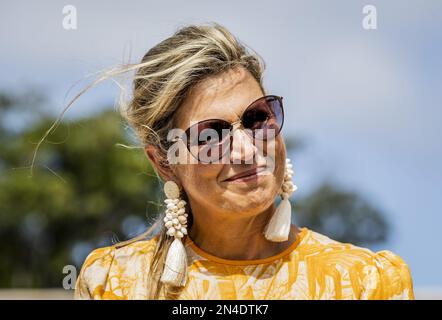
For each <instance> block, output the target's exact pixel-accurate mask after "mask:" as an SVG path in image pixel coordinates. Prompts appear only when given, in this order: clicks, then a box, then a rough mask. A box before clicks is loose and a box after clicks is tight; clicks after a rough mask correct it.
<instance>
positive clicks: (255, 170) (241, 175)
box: [224, 167, 265, 181]
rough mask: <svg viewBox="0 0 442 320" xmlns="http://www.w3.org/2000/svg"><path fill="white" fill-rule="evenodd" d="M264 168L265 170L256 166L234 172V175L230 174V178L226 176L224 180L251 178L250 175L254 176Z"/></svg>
mask: <svg viewBox="0 0 442 320" xmlns="http://www.w3.org/2000/svg"><path fill="white" fill-rule="evenodd" d="M264 170H265V167H256V168H253V169H249V170H245V171H243V172H240V173H238V174H235V175H234V176H231V177H230V178H227V179H226V180H224V181H234V180H238V179H245V178H252V177H254V176H256V175H257V174H258V173H259V172H262V171H264Z"/></svg>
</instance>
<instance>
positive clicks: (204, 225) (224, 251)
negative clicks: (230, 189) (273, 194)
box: [189, 204, 298, 260]
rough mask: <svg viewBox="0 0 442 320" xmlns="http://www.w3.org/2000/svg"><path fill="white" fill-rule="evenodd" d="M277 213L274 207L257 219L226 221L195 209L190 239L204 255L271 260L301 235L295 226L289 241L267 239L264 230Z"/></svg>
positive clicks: (250, 217)
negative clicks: (270, 258) (205, 253)
mask: <svg viewBox="0 0 442 320" xmlns="http://www.w3.org/2000/svg"><path fill="white" fill-rule="evenodd" d="M275 210H276V208H275V205H274V204H272V205H271V206H270V207H269V208H268V209H266V210H264V211H263V212H261V213H260V214H258V215H253V216H244V217H239V215H235V216H234V217H228V216H227V217H226V215H222V214H214V213H213V211H210V210H205V211H204V212H199V211H198V210H196V211H195V210H194V208H193V207H192V214H193V223H192V227H191V230H190V231H189V237H190V238H191V239H192V241H193V242H194V243H195V244H196V245H197V246H198V247H199V248H201V249H202V250H203V251H205V252H207V253H210V254H212V255H214V256H216V257H219V258H223V259H230V260H253V259H263V258H268V257H271V256H274V255H276V254H278V253H280V252H282V251H283V250H285V249H286V248H288V247H289V246H290V245H291V244H293V242H294V241H296V239H297V234H298V228H297V227H296V226H295V225H292V227H291V230H290V234H289V238H288V240H287V241H284V242H271V241H269V240H267V239H266V238H265V236H264V233H263V231H264V228H265V226H266V224H267V222H268V221H269V219H270V217H271V215H273V213H274V212H275ZM207 212H211V214H207Z"/></svg>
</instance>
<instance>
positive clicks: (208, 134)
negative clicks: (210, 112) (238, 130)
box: [186, 119, 230, 146]
mask: <svg viewBox="0 0 442 320" xmlns="http://www.w3.org/2000/svg"><path fill="white" fill-rule="evenodd" d="M229 128H230V124H229V123H228V122H227V121H223V120H217V119H213V120H205V121H201V122H198V123H196V124H194V125H193V126H192V127H190V128H189V129H187V131H186V136H187V143H188V145H189V146H196V145H198V146H203V145H206V144H211V145H213V144H218V143H220V142H221V141H223V139H224V138H225V136H226V134H227V133H228V130H229Z"/></svg>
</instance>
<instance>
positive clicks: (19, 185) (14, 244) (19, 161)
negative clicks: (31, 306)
mask: <svg viewBox="0 0 442 320" xmlns="http://www.w3.org/2000/svg"><path fill="white" fill-rule="evenodd" d="M21 102H22V101H19V100H18V99H14V98H13V97H11V96H5V95H2V96H1V97H0V112H1V114H0V118H1V119H5V118H4V115H5V112H8V113H9V112H11V107H12V106H13V105H16V106H18V105H19V104H20V103H21ZM33 107H34V109H37V108H38V106H37V105H34V106H33ZM17 108H18V107H17ZM18 110H19V109H18ZM18 110H17V111H18ZM10 119H11V117H9V120H10ZM54 120H55V119H53V118H50V117H47V116H43V117H41V118H40V119H39V121H37V122H35V123H29V125H28V126H27V127H26V128H25V129H24V130H22V131H20V132H12V130H9V129H8V126H7V125H5V124H4V123H3V121H1V122H2V123H3V124H2V125H0V128H1V131H2V132H4V133H5V134H4V135H2V138H0V139H1V140H0V141H1V147H0V164H1V165H0V239H1V242H0V253H1V254H0V255H1V257H2V259H0V285H1V286H2V287H28V286H31V287H40V286H43V287H46V286H56V287H59V286H60V285H61V279H62V277H63V276H64V275H63V274H62V269H63V266H64V265H66V264H75V265H77V267H79V266H81V263H82V262H83V261H82V259H83V258H84V257H85V255H86V254H87V253H88V251H90V250H91V249H93V248H94V247H97V246H102V245H107V244H110V243H111V241H112V240H113V239H114V240H115V238H116V237H118V236H119V237H120V238H128V237H130V236H134V235H135V233H138V232H140V231H141V229H142V227H143V226H147V219H146V216H148V217H150V216H153V215H155V214H156V213H157V207H156V206H155V204H154V203H149V202H147V201H148V199H159V195H157V190H158V188H157V182H158V180H157V179H156V178H155V177H154V176H155V175H154V172H153V170H152V168H151V166H150V165H149V162H148V161H147V158H146V156H145V155H144V153H143V151H142V150H130V149H127V148H118V147H116V146H115V144H116V143H123V144H131V143H132V142H133V141H132V140H131V139H130V136H129V135H128V134H127V132H126V130H125V128H124V126H123V123H122V122H121V120H120V118H119V117H118V116H117V114H116V113H115V112H114V111H106V112H103V113H101V114H98V115H96V116H94V117H91V118H88V119H80V120H76V121H70V122H62V123H61V124H60V125H59V126H58V127H57V129H56V130H55V131H53V133H52V134H50V135H49V136H48V137H47V139H46V142H45V143H44V144H42V146H41V148H40V150H39V152H38V157H37V162H36V165H35V168H34V175H33V176H32V177H30V169H29V167H27V166H28V165H29V164H30V161H31V158H32V154H33V151H34V148H35V146H36V143H37V142H38V140H39V139H40V138H41V137H42V136H43V134H44V132H45V131H46V130H47V129H48V128H49V127H50V125H51V124H52V122H53V121H54ZM6 137H7V138H6ZM134 217H138V219H135V220H134ZM131 221H132V223H131ZM134 221H135V222H136V221H138V222H139V224H141V227H140V225H139V226H138V227H137V226H134ZM76 256H77V257H76ZM78 256H80V257H78ZM3 257H8V258H3Z"/></svg>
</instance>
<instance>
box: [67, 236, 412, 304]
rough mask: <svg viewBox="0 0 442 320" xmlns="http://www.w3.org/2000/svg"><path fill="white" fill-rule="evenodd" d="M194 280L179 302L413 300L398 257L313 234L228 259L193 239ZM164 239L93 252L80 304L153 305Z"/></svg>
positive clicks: (79, 287) (81, 282)
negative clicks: (254, 255)
mask: <svg viewBox="0 0 442 320" xmlns="http://www.w3.org/2000/svg"><path fill="white" fill-rule="evenodd" d="M183 239H184V241H185V242H184V243H185V248H186V251H187V254H188V265H189V268H188V272H189V273H188V280H187V284H186V286H185V287H184V289H183V290H182V292H181V295H180V297H179V299H191V300H200V299H221V300H234V299H259V300H266V299H284V300H289V299H414V294H413V285H412V280H411V276H410V271H409V268H408V266H407V264H406V263H405V262H404V261H403V260H402V259H401V258H400V257H399V256H398V255H396V254H394V253H392V252H391V251H387V250H384V251H380V252H377V253H375V252H372V251H370V250H368V249H365V248H360V247H357V246H354V245H352V244H347V243H340V242H337V241H334V240H332V239H330V238H328V237H326V236H324V235H321V234H319V233H317V232H314V231H312V230H310V229H307V228H301V229H300V232H299V234H298V239H297V240H296V241H295V242H294V243H293V244H292V245H291V246H290V247H288V248H287V249H286V250H284V251H283V252H281V253H280V254H278V255H275V256H272V257H269V258H265V259H257V260H226V259H221V258H218V257H215V256H213V255H211V254H209V253H207V252H204V251H202V250H201V249H200V248H198V247H197V246H196V244H195V243H194V242H192V240H191V239H190V238H189V237H188V236H186V237H185V238H183ZM157 240H158V236H155V237H153V238H152V239H150V240H145V241H138V242H134V243H131V244H129V245H127V246H124V247H120V248H115V247H114V246H110V247H105V248H100V249H96V250H94V251H93V252H92V253H91V254H90V255H89V256H88V257H87V258H86V261H85V263H84V265H83V267H82V269H81V272H80V275H79V278H78V280H77V284H76V289H75V298H76V299H146V298H147V292H146V290H147V289H146V288H147V275H148V271H149V262H150V258H151V257H152V255H153V252H154V248H155V245H156V241H157Z"/></svg>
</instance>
